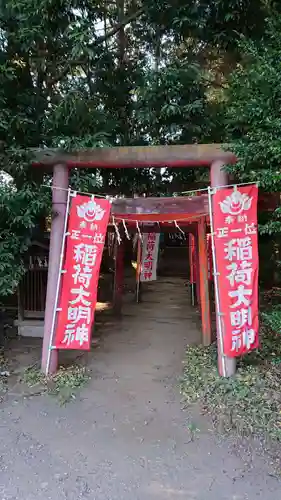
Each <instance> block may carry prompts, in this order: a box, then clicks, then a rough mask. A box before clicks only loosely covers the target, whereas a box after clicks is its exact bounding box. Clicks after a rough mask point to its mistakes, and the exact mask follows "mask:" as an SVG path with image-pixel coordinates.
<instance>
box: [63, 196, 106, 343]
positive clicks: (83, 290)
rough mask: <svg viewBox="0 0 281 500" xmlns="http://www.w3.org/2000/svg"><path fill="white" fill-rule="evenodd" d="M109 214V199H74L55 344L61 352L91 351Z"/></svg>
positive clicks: (86, 197) (85, 197)
mask: <svg viewBox="0 0 281 500" xmlns="http://www.w3.org/2000/svg"><path fill="white" fill-rule="evenodd" d="M109 214H110V202H109V201H108V200H104V199H99V200H97V201H96V200H95V199H92V198H90V197H88V196H76V197H75V198H73V199H72V203H71V208H70V214H69V222H68V233H67V240H66V255H65V262H64V271H65V272H64V273H63V275H62V287H61V299H60V304H59V312H58V321H57V329H56V335H55V342H54V347H56V348H57V349H83V350H89V349H90V345H91V329H92V324H93V321H94V315H95V307H96V302H97V289H98V280H99V271H100V264H101V259H102V253H103V248H104V242H105V238H106V231H107V225H108V220H109Z"/></svg>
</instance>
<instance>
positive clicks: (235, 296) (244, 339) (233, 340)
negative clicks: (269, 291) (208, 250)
mask: <svg viewBox="0 0 281 500" xmlns="http://www.w3.org/2000/svg"><path fill="white" fill-rule="evenodd" d="M257 200H258V188H257V187H256V186H254V185H251V186H243V187H239V188H231V189H230V188H228V189H218V190H217V192H216V193H215V194H214V195H213V212H214V238H215V252H216V263H217V272H218V287H219V297H220V305H219V308H220V311H219V312H220V313H221V314H222V316H221V319H222V321H221V323H222V334H223V341H224V353H225V354H226V355H227V356H230V357H235V356H241V355H242V354H245V353H246V352H248V351H251V350H252V349H255V348H257V347H258V345H259V338H258V330H259V318H258V267H259V261H258V239H257Z"/></svg>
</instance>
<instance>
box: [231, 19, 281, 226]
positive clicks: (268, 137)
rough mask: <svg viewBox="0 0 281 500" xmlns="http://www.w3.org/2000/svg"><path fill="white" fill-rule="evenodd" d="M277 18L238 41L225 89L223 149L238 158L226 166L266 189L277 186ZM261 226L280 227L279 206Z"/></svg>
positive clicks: (280, 143) (280, 181)
mask: <svg viewBox="0 0 281 500" xmlns="http://www.w3.org/2000/svg"><path fill="white" fill-rule="evenodd" d="M280 33H281V22H280V16H277V17H276V19H273V18H272V19H271V20H270V21H268V26H267V32H266V33H265V35H264V37H263V39H262V41H261V42H260V43H254V42H250V41H247V40H243V41H242V42H241V45H240V48H241V51H242V53H243V60H242V62H241V64H240V65H239V66H238V68H237V69H236V70H235V71H234V73H233V74H232V76H231V79H230V81H229V88H228V90H227V92H226V96H227V99H226V101H225V102H226V122H227V130H228V139H229V144H228V145H227V148H228V149H231V150H232V151H234V152H235V153H236V155H237V158H238V162H237V164H236V165H235V166H234V167H232V168H231V171H233V172H234V173H235V175H236V176H237V177H238V178H239V179H240V180H241V181H253V182H255V181H257V182H259V185H260V187H261V188H262V189H264V190H265V191H267V192H274V191H275V192H280V190H281V175H280V163H281V140H280V139H281V132H280V130H281V118H280V112H279V107H280V103H281V83H280V82H281V67H280V58H281V42H280V40H281V38H280ZM262 222H263V223H262V225H261V228H260V229H261V231H262V232H264V233H269V234H272V233H274V232H280V231H281V223H280V209H277V211H276V212H275V214H274V217H271V218H270V220H267V221H262Z"/></svg>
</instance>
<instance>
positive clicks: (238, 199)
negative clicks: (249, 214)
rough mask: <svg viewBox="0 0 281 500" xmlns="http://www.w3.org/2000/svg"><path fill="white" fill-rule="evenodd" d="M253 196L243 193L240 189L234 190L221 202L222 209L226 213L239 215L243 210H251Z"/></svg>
mask: <svg viewBox="0 0 281 500" xmlns="http://www.w3.org/2000/svg"><path fill="white" fill-rule="evenodd" d="M252 200H253V197H251V198H250V197H249V196H248V195H247V194H242V193H241V192H240V191H238V190H234V191H233V192H232V193H231V195H230V196H227V197H226V198H225V200H224V201H221V202H220V207H221V211H222V212H223V213H224V214H230V215H239V214H241V212H243V211H246V210H249V209H250V208H251V205H252Z"/></svg>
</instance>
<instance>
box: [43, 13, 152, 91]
mask: <svg viewBox="0 0 281 500" xmlns="http://www.w3.org/2000/svg"><path fill="white" fill-rule="evenodd" d="M144 10H145V9H144V7H141V8H140V9H138V10H137V11H136V12H134V13H132V14H130V15H128V16H127V17H125V18H124V19H123V20H122V21H120V22H119V23H117V24H116V26H114V27H113V28H111V29H110V30H109V31H108V32H107V33H106V34H105V35H103V36H100V37H98V38H97V39H96V40H95V41H94V42H93V43H92V44H91V45H89V48H91V49H94V48H95V47H97V46H98V45H100V44H102V43H104V42H106V41H107V40H108V39H109V38H111V37H113V36H114V35H116V33H118V31H119V30H120V29H122V28H124V27H125V26H127V25H128V24H130V23H131V22H132V21H135V20H136V19H137V18H138V17H140V16H141V15H142V14H143V13H144ZM84 63H85V59H83V60H82V59H80V60H74V61H68V62H67V63H66V66H65V67H64V68H63V69H62V71H61V72H60V73H59V74H58V75H56V76H55V77H54V78H52V79H50V80H49V81H48V82H47V86H48V87H52V86H53V85H55V84H56V83H58V82H59V81H60V80H61V79H62V78H63V77H64V76H66V75H67V73H68V71H69V70H70V69H71V68H72V67H74V66H79V65H81V64H84Z"/></svg>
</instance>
